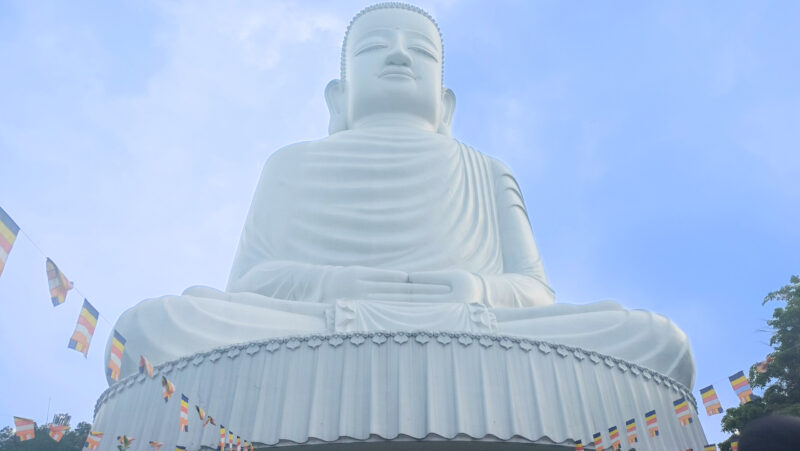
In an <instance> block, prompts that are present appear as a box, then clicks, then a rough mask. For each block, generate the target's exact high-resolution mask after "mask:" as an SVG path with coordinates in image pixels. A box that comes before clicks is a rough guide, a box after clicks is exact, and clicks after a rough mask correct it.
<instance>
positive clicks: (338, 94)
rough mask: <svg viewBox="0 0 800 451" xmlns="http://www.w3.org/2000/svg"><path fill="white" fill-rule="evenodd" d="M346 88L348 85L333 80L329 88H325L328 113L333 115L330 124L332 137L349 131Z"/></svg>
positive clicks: (329, 130) (329, 129)
mask: <svg viewBox="0 0 800 451" xmlns="http://www.w3.org/2000/svg"><path fill="white" fill-rule="evenodd" d="M345 86H346V84H345V82H344V81H342V80H331V81H330V82H329V83H328V86H325V102H326V103H327V104H328V112H329V113H330V115H331V120H330V122H329V123H328V134H330V135H332V134H334V133H336V132H340V131H342V130H347V111H346V109H347V108H346V105H347V97H346V96H345Z"/></svg>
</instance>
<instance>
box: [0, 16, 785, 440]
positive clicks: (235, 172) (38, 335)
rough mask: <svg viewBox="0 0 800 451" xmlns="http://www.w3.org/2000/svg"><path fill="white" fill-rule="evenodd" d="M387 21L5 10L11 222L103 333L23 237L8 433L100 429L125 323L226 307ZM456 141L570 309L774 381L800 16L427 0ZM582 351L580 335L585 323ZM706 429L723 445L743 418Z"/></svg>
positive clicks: (3, 190) (10, 326)
mask: <svg viewBox="0 0 800 451" xmlns="http://www.w3.org/2000/svg"><path fill="white" fill-rule="evenodd" d="M369 3H371V2H364V1H347V2H345V1H337V2H335V3H334V2H312V1H308V2H266V1H264V2H260V1H238V2H200V1H185V2H184V1H170V2H146V1H120V2H104V3H98V2H81V1H78V2H59V1H52V2H49V1H38V2H27V1H5V2H2V3H0V61H2V66H0V68H1V69H0V206H2V207H3V208H4V209H5V210H6V211H7V212H8V213H9V214H10V215H11V216H12V217H13V218H14V219H15V220H16V221H17V223H18V224H19V225H20V227H22V229H23V230H24V231H25V232H27V233H28V234H29V235H30V236H31V237H32V238H33V240H34V241H35V242H36V244H37V245H38V246H39V247H40V248H41V250H42V251H43V252H44V253H46V255H47V256H49V257H51V258H53V259H54V260H55V262H56V263H57V264H59V266H60V267H61V268H62V270H63V271H64V272H65V273H66V275H67V276H68V277H69V278H70V279H72V280H73V281H74V282H75V285H76V287H77V288H78V289H79V290H80V292H81V293H82V294H83V295H85V296H86V297H87V298H88V299H89V300H90V302H92V303H93V304H94V305H95V306H96V307H97V308H98V310H99V311H100V314H101V317H102V318H104V319H101V321H100V323H99V324H98V327H97V331H96V333H95V339H94V342H93V344H92V348H91V349H90V352H89V357H88V359H84V357H83V356H82V355H81V354H79V353H77V352H75V351H72V350H68V349H67V342H68V340H69V338H70V335H71V334H72V330H73V328H74V326H75V320H76V318H77V316H78V312H79V310H80V305H81V301H82V299H81V297H80V294H78V293H76V292H75V291H73V292H71V293H70V294H69V296H68V299H67V302H66V303H65V304H64V305H61V306H59V307H57V308H53V307H52V305H51V303H50V300H49V294H48V289H47V281H46V276H45V263H44V262H45V257H44V255H42V254H41V253H40V252H39V250H37V248H36V247H35V246H34V244H32V243H31V242H30V241H29V240H28V239H27V238H25V237H24V236H21V237H20V238H19V239H18V241H17V243H16V245H15V246H14V249H13V250H12V252H11V255H10V258H9V261H8V263H7V265H6V269H5V272H4V273H3V275H2V276H0V305H2V309H3V314H2V315H0V348H1V349H3V355H2V358H1V359H0V377H1V378H2V381H1V382H0V386H1V387H2V395H0V426H4V425H9V424H11V423H12V418H11V417H12V416H13V415H18V416H23V417H30V418H35V419H36V420H37V421H39V422H40V423H42V422H45V415H46V413H47V411H48V402H49V403H50V407H49V412H50V415H51V416H52V414H53V413H54V412H69V413H71V414H72V415H73V424H75V423H76V422H77V421H80V420H86V421H91V418H92V410H93V407H94V403H95V400H96V399H97V397H98V395H99V394H100V393H101V392H102V391H103V390H104V389H105V388H106V382H105V377H104V368H103V355H102V354H103V351H104V347H105V342H106V340H107V339H108V336H109V334H110V333H111V327H112V326H111V325H112V324H113V322H114V321H116V318H117V317H118V316H119V315H120V313H122V312H123V311H124V310H125V309H127V308H129V307H131V306H133V305H135V304H136V303H137V302H139V301H140V300H142V299H146V298H150V297H156V296H160V295H164V294H178V293H180V292H181V291H183V289H185V288H186V287H188V286H191V285H196V284H202V285H210V286H213V287H217V288H224V286H225V282H226V280H227V276H228V271H229V269H230V266H231V263H232V260H233V255H234V252H235V250H236V244H237V242H238V239H239V234H240V232H241V228H242V225H243V222H244V218H245V215H246V212H247V209H248V207H249V203H250V199H251V197H252V194H253V190H254V189H255V185H256V182H257V178H258V175H259V173H260V171H261V167H262V166H263V164H264V162H265V161H266V159H267V158H268V157H269V155H270V154H271V153H272V152H273V151H274V150H276V149H278V148H280V147H282V146H284V145H287V144H289V143H292V142H297V141H303V140H312V139H318V138H320V137H323V136H325V135H326V133H327V121H328V115H327V109H326V107H325V104H324V99H323V95H322V93H323V88H324V86H325V84H326V83H327V82H328V81H329V80H330V79H332V78H336V77H337V76H338V73H339V66H338V65H339V49H340V44H341V39H342V37H343V33H344V30H345V28H346V26H347V23H348V22H349V20H350V18H351V17H352V15H353V14H355V13H356V12H357V11H358V10H360V9H361V8H362V7H363V6H366V5H367V4H369ZM418 4H419V5H420V6H422V7H424V8H425V9H427V10H429V11H430V12H431V13H432V14H433V15H434V16H435V17H436V18H437V20H438V21H439V24H440V27H441V29H442V32H443V35H444V42H445V53H446V61H445V84H446V85H448V86H449V87H450V88H452V89H453V90H454V91H455V93H456V96H457V99H458V106H457V109H456V116H455V124H454V136H456V137H457V138H458V139H460V140H462V141H464V142H466V143H468V144H470V145H472V146H474V147H475V148H477V149H479V150H481V151H483V152H485V153H487V154H489V155H492V156H494V157H496V158H498V159H500V160H502V161H504V162H505V163H507V164H508V165H509V166H510V167H511V168H512V170H513V171H514V172H515V174H516V176H517V178H518V180H519V183H520V185H521V187H522V190H523V193H524V195H525V200H526V202H527V206H528V211H529V213H530V216H531V220H532V223H533V228H534V233H535V235H536V239H537V242H538V244H539V249H540V251H541V253H542V256H543V259H544V264H545V268H546V270H547V273H548V277H549V279H550V282H551V285H552V286H553V288H554V289H555V290H556V294H557V298H558V301H560V302H571V303H588V302H593V301H598V300H605V299H613V300H616V301H618V302H620V303H621V304H623V305H624V306H626V307H628V308H643V309H648V310H653V311H656V312H659V313H661V314H664V315H666V316H668V317H669V318H671V319H672V320H673V321H674V322H675V323H676V324H677V325H678V326H680V327H681V328H682V329H683V330H684V331H686V333H687V334H688V335H689V337H690V339H691V341H692V347H693V351H694V355H695V359H696V362H697V379H696V380H697V382H696V385H695V389H696V390H695V395H696V396H697V397H698V399H699V395H698V394H697V389H699V388H701V387H704V386H705V385H708V384H709V383H714V384H715V386H716V387H717V392H718V394H719V396H720V399H721V400H722V403H723V406H725V407H731V406H734V405H736V404H737V401H736V397H735V395H734V394H733V391H732V390H731V388H730V385H729V384H728V382H727V376H729V375H731V374H733V373H735V372H736V371H739V370H742V369H744V370H746V369H747V368H748V367H749V366H750V365H751V364H753V363H754V362H756V361H758V360H761V359H763V358H764V356H765V353H766V352H767V351H768V349H769V347H768V346H767V342H768V340H769V333H768V332H765V329H766V325H765V323H764V320H765V319H767V318H769V317H770V316H771V312H772V308H773V306H769V305H768V306H766V307H762V306H761V299H762V298H763V297H764V295H766V294H767V293H768V292H769V291H772V290H775V289H778V288H779V287H781V286H782V285H784V284H785V283H787V282H788V279H789V276H790V275H791V274H792V273H795V274H797V273H800V226H798V224H800V181H798V167H800V89H798V83H797V80H800V65H798V64H797V49H798V48H800V32H798V31H797V18H798V17H800V4H798V3H792V2H768V1H765V2H736V1H718V2H714V1H708V2H689V1H685V2H659V3H650V2H613V1H612V2H561V1H517V2H510V1H509V2H497V1H493V2H491V3H490V2H479V1H457V0H450V1H444V2H429V1H421V2H419V3H418ZM574 327H575V328H576V329H579V328H580V327H581V325H580V324H575V325H574ZM700 418H701V421H702V422H703V425H704V427H705V430H706V433H707V436H708V438H709V440H710V441H711V442H716V441H721V440H723V439H724V438H725V437H726V436H725V435H724V434H721V433H720V432H719V418H721V416H716V417H713V418H708V417H706V416H705V414H704V412H703V409H702V408H701V414H700Z"/></svg>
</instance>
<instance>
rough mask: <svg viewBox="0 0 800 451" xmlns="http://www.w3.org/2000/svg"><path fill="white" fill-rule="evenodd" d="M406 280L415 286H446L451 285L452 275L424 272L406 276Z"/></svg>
mask: <svg viewBox="0 0 800 451" xmlns="http://www.w3.org/2000/svg"><path fill="white" fill-rule="evenodd" d="M408 280H409V282H411V283H415V284H433V285H446V286H451V284H452V273H451V272H450V271H424V272H412V273H410V274H409V275H408Z"/></svg>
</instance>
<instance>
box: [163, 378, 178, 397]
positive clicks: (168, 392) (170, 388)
mask: <svg viewBox="0 0 800 451" xmlns="http://www.w3.org/2000/svg"><path fill="white" fill-rule="evenodd" d="M161 386H162V387H164V402H167V401H169V398H171V397H172V394H173V393H175V386H174V385H172V382H170V381H169V380H168V379H167V376H161Z"/></svg>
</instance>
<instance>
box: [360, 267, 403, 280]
mask: <svg viewBox="0 0 800 451" xmlns="http://www.w3.org/2000/svg"><path fill="white" fill-rule="evenodd" d="M358 278H359V279H361V280H364V281H368V280H369V281H378V282H396V283H402V282H408V273H406V272H405V271H398V270H394V269H378V268H359V273H358Z"/></svg>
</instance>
